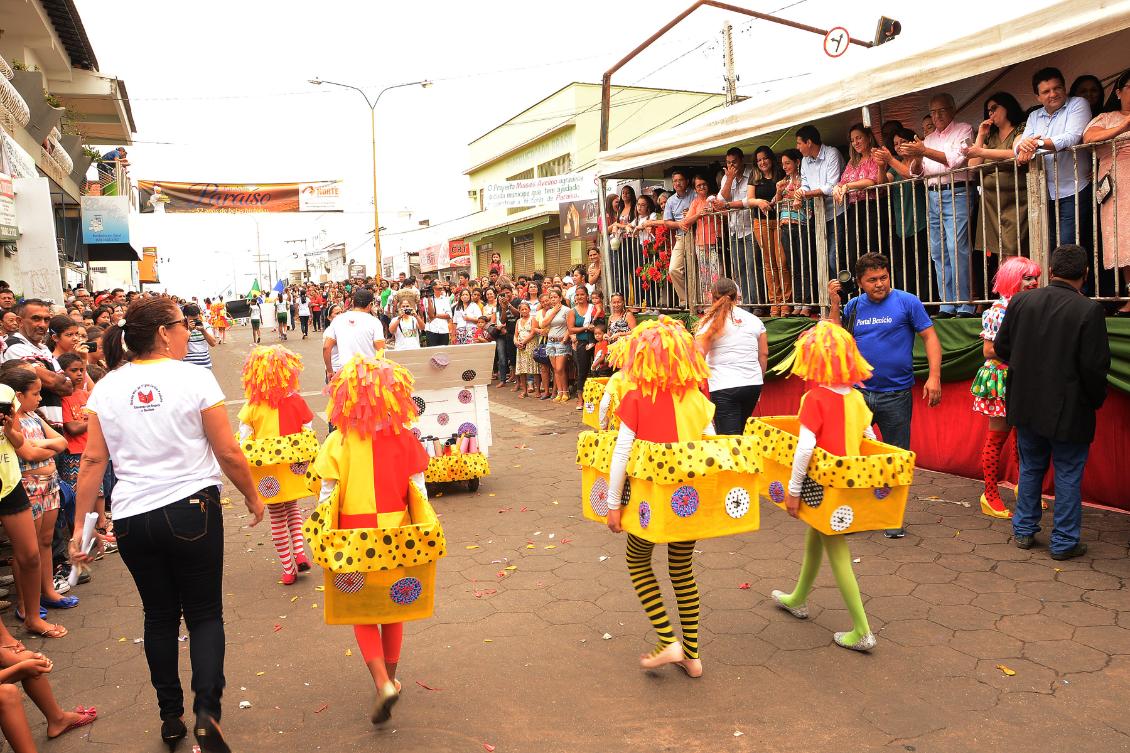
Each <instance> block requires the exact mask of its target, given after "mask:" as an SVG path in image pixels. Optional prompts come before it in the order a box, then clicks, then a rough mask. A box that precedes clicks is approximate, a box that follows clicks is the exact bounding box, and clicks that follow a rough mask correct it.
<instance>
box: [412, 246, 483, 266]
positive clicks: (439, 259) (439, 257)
mask: <svg viewBox="0 0 1130 753" xmlns="http://www.w3.org/2000/svg"><path fill="white" fill-rule="evenodd" d="M417 253H418V254H419V255H420V271H421V272H435V271H436V270H437V269H451V268H452V267H470V266H471V244H469V243H467V241H462V240H459V241H448V242H446V243H436V244H435V245H432V246H428V247H427V248H422V249H420V250H419V251H418V252H417Z"/></svg>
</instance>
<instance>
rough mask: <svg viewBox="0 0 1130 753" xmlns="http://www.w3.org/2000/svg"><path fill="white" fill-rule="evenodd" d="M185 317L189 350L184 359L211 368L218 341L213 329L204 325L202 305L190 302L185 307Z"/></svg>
mask: <svg viewBox="0 0 1130 753" xmlns="http://www.w3.org/2000/svg"><path fill="white" fill-rule="evenodd" d="M184 317H185V321H186V323H187V326H188V328H189V329H188V352H187V353H185V355H184V360H185V361H186V362H188V363H194V364H196V365H197V366H203V367H204V368H206V369H211V368H212V348H214V347H216V343H217V341H216V338H215V337H213V335H212V331H211V330H210V329H209V328H208V327H206V326H205V325H204V319H203V318H202V317H201V316H200V307H199V306H197V305H196V304H194V303H190V304H188V305H187V306H185V307H184Z"/></svg>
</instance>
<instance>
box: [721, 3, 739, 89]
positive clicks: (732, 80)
mask: <svg viewBox="0 0 1130 753" xmlns="http://www.w3.org/2000/svg"><path fill="white" fill-rule="evenodd" d="M722 61H723V63H724V64H725V67H726V106H727V107H729V106H730V105H733V104H736V103H737V101H738V77H737V76H736V75H735V74H734V27H733V26H731V25H730V22H729V21H727V22H726V23H725V24H723V25H722Z"/></svg>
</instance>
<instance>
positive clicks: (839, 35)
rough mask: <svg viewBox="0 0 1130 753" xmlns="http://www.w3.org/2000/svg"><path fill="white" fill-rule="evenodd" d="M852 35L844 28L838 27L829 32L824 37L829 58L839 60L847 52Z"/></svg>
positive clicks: (825, 52)
mask: <svg viewBox="0 0 1130 753" xmlns="http://www.w3.org/2000/svg"><path fill="white" fill-rule="evenodd" d="M850 39H851V35H850V34H848V30H847V29H845V28H844V27H842V26H836V27H833V28H831V29H829V30H828V33H827V34H825V35H824V54H826V55H827V56H828V57H832V58H838V57H839V56H840V55H843V54H844V53H845V52H847V48H848V43H849V40H850Z"/></svg>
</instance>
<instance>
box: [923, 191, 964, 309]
mask: <svg viewBox="0 0 1130 753" xmlns="http://www.w3.org/2000/svg"><path fill="white" fill-rule="evenodd" d="M926 201H927V206H928V211H927V227H928V228H929V231H930V258H931V259H932V260H933V262H934V275H935V277H936V278H937V281H938V292H939V293H941V300H943V301H958V300H963V301H964V300H968V299H969V297H970V296H969V189H968V188H966V186H965V184H964V183H955V184H954V187H953V188H952V189H950V188H943V189H942V190H940V191H932V190H931V191H927V192H926ZM955 262H956V268H955ZM939 308H940V310H941V311H945V312H948V313H951V314H952V313H954V311H955V307H954V305H953V304H952V303H946V304H943V305H942V306H940V307H939ZM956 311H958V312H960V313H970V314H972V313H973V311H974V307H973V305H972V304H962V305H960V306H957V307H956Z"/></svg>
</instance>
